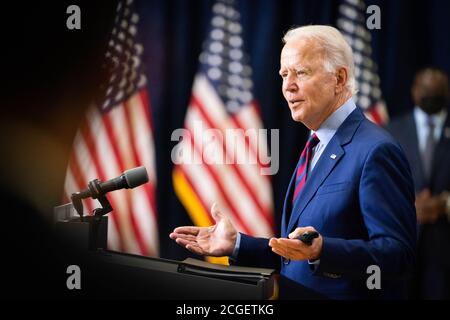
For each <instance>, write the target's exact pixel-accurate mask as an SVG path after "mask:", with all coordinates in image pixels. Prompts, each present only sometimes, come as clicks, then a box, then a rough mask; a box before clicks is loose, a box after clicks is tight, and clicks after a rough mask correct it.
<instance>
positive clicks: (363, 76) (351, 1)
mask: <svg viewBox="0 0 450 320" xmlns="http://www.w3.org/2000/svg"><path fill="white" fill-rule="evenodd" d="M365 12H366V5H365V3H364V0H342V2H341V4H340V5H339V17H338V19H337V27H338V28H339V29H340V31H341V32H342V33H343V34H344V37H345V39H346V40H347V42H348V43H349V44H350V46H351V47H352V50H353V57H354V60H355V78H356V83H357V84H358V93H357V94H356V104H357V105H358V106H360V107H361V108H362V109H363V110H364V113H365V115H366V117H367V118H369V119H370V120H372V121H373V122H375V123H377V124H385V123H386V122H387V121H388V114H387V111H386V105H385V103H384V101H383V98H382V94H381V89H380V78H379V76H378V74H377V72H378V71H377V65H376V63H375V62H374V61H373V60H372V45H371V34H370V32H369V31H368V30H367V28H366V19H365Z"/></svg>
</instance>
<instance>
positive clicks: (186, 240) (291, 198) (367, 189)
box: [170, 26, 416, 299]
mask: <svg viewBox="0 0 450 320" xmlns="http://www.w3.org/2000/svg"><path fill="white" fill-rule="evenodd" d="M284 42H285V45H284V47H283V50H282V52H281V60H280V66H281V68H280V75H281V77H282V80H283V86H282V91H283V95H284V97H285V99H286V101H287V102H288V106H289V109H290V111H291V116H292V118H293V119H294V120H295V121H298V122H301V123H303V124H304V125H305V126H306V127H308V128H309V129H310V130H311V135H310V138H309V139H308V143H307V145H306V146H305V149H304V151H303V152H302V155H301V156H300V160H299V163H298V165H297V168H295V170H294V173H293V176H292V179H291V183H290V184H289V187H288V190H287V193H286V199H285V204H284V209H283V216H282V219H283V220H282V228H281V238H271V239H270V240H269V239H262V238H253V237H250V236H247V235H244V234H241V233H238V232H237V231H236V229H235V228H234V227H233V225H232V224H231V222H230V220H229V219H228V218H227V217H225V216H223V214H222V213H220V211H219V210H218V208H217V206H213V208H212V210H211V211H212V215H213V217H214V218H215V221H216V225H214V226H211V227H208V228H198V227H179V228H176V229H175V230H174V232H173V233H171V234H170V237H171V238H172V239H175V240H176V242H177V243H178V244H180V245H182V246H185V247H186V248H187V249H189V250H191V251H193V252H195V253H198V254H206V255H213V256H221V255H228V256H231V258H232V261H234V263H235V264H238V265H254V266H262V267H272V268H276V267H278V268H279V269H281V270H280V272H281V275H282V276H283V277H284V278H286V279H289V280H290V281H291V282H294V283H296V284H298V285H301V286H303V287H304V288H306V289H308V290H312V291H314V292H317V293H319V294H321V295H323V296H326V297H328V298H334V299H356V298H371V297H374V298H402V297H405V295H406V283H407V282H406V280H405V276H406V275H407V274H408V272H409V271H410V270H412V268H413V265H414V260H415V247H416V216H415V208H414V189H413V182H412V178H411V173H410V169H409V167H408V163H407V160H406V157H405V156H404V154H403V152H402V150H401V148H400V145H398V143H396V142H395V141H394V139H393V138H392V137H391V136H390V135H389V134H387V132H385V131H384V130H383V129H381V128H379V127H377V126H376V125H374V124H373V123H371V122H370V121H369V120H367V119H366V118H365V117H364V115H363V113H362V111H361V110H360V109H359V108H357V107H356V106H355V104H354V102H353V99H352V95H353V94H354V92H355V78H354V63H353V53H352V50H351V48H350V46H349V45H348V44H347V43H346V42H345V40H344V38H343V36H342V34H341V33H340V32H339V31H338V30H337V29H335V28H332V27H329V26H306V27H301V28H297V29H293V30H291V31H289V32H288V33H287V34H286V35H285V37H284ZM292 152H295V153H298V150H293V151H292ZM255 223H258V221H255ZM314 230H317V232H318V233H319V236H318V238H316V239H314V240H313V242H312V244H311V246H308V245H306V244H304V243H303V242H301V241H300V240H298V239H297V237H298V236H300V235H302V234H303V233H304V232H306V231H308V232H312V231H314ZM371 265H376V266H378V267H379V268H380V270H381V289H380V290H377V289H375V290H369V289H368V287H367V278H368V274H367V268H368V267H369V266H371ZM280 266H281V267H280Z"/></svg>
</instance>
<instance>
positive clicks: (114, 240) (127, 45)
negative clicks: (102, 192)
mask: <svg viewBox="0 0 450 320" xmlns="http://www.w3.org/2000/svg"><path fill="white" fill-rule="evenodd" d="M138 20H139V16H138V14H137V13H136V12H135V10H134V6H133V3H132V1H130V0H128V1H126V2H125V1H124V2H122V1H121V2H119V3H118V6H117V13H116V19H115V24H114V29H113V30H112V35H111V37H110V41H109V44H108V50H107V52H106V56H105V61H106V63H105V66H106V67H107V68H108V70H109V74H110V78H109V81H108V83H106V84H105V85H104V88H103V89H104V94H103V98H102V99H101V101H99V103H94V104H93V106H92V107H91V108H90V109H89V110H88V111H87V113H86V115H85V117H84V120H83V124H82V125H81V127H80V128H79V130H78V132H77V134H76V137H75V140H74V144H73V150H72V154H71V157H70V160H69V165H68V168H67V173H66V180H65V186H64V187H65V199H70V195H71V194H72V193H73V192H76V191H79V190H82V189H85V188H86V187H87V184H88V182H89V181H90V180H93V179H95V178H98V179H100V180H102V181H105V180H108V179H111V178H114V177H116V176H119V175H120V174H121V173H122V172H123V171H125V170H127V169H130V168H134V167H138V166H145V167H146V169H147V172H148V176H149V182H148V183H146V184H144V185H142V186H140V187H137V188H135V189H127V190H118V191H114V192H111V193H109V194H108V195H107V196H108V199H109V201H110V203H111V205H112V207H113V209H114V210H113V211H112V212H111V213H109V226H108V248H109V249H111V250H116V251H123V252H128V253H134V254H141V255H152V256H155V255H158V232H157V231H158V229H157V217H156V206H155V192H154V189H155V186H156V174H155V159H154V145H153V127H152V122H151V116H150V104H149V97H148V93H147V89H146V77H145V74H144V72H143V66H142V60H141V56H142V52H143V45H142V44H141V43H139V42H138V41H137V38H136V36H137V32H138ZM84 205H85V211H87V212H86V213H87V214H91V213H92V210H93V209H94V208H97V207H99V206H100V204H99V203H98V202H97V200H92V199H89V200H84Z"/></svg>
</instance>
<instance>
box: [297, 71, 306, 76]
mask: <svg viewBox="0 0 450 320" xmlns="http://www.w3.org/2000/svg"><path fill="white" fill-rule="evenodd" d="M305 73H306V72H305V71H303V70H299V71H297V76H302V75H304V74H305Z"/></svg>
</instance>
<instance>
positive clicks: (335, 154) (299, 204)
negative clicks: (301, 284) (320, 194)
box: [283, 108, 365, 235]
mask: <svg viewBox="0 0 450 320" xmlns="http://www.w3.org/2000/svg"><path fill="white" fill-rule="evenodd" d="M363 119H365V118H364V115H363V113H362V112H361V110H360V109H359V108H356V109H355V110H354V111H353V112H352V113H351V114H350V115H349V116H348V117H347V119H346V120H345V121H344V122H343V123H342V125H341V126H340V127H339V129H338V130H337V131H336V134H335V135H334V137H333V138H332V139H331V141H330V142H329V143H328V145H327V147H326V148H325V150H324V151H323V153H322V155H321V156H320V159H319V161H318V162H317V163H316V165H315V167H314V169H313V170H312V171H311V173H310V176H309V177H308V179H307V181H306V184H305V186H304V187H303V190H302V191H301V195H300V197H299V199H298V200H297V201H296V202H295V204H294V207H293V209H292V213H291V217H290V219H289V223H288V227H287V229H284V228H283V231H284V230H285V232H284V235H287V234H288V233H289V232H290V231H291V230H292V229H293V228H294V226H295V225H296V223H297V220H298V219H299V218H300V216H301V215H302V213H303V211H304V210H305V208H306V206H307V205H308V203H309V202H310V201H311V199H312V198H313V197H314V195H315V194H316V192H317V189H319V187H320V186H321V185H322V183H323V181H324V180H325V179H326V178H327V177H328V175H329V174H330V173H331V172H332V170H333V169H334V168H335V167H336V165H337V163H338V162H339V161H340V160H341V159H342V157H343V156H344V154H345V151H344V149H343V148H342V146H343V145H345V144H347V143H349V142H350V141H351V139H352V137H353V135H354V134H355V131H356V129H357V128H358V127H359V125H360V124H361V121H362V120H363ZM292 188H293V186H292V179H291V183H290V184H289V189H288V192H287V197H288V196H289V195H290V194H291V193H292ZM286 200H287V201H289V199H286ZM286 200H285V208H288V207H287V206H286ZM285 216H286V215H284V217H285ZM283 220H284V219H283ZM283 222H284V221H283Z"/></svg>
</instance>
